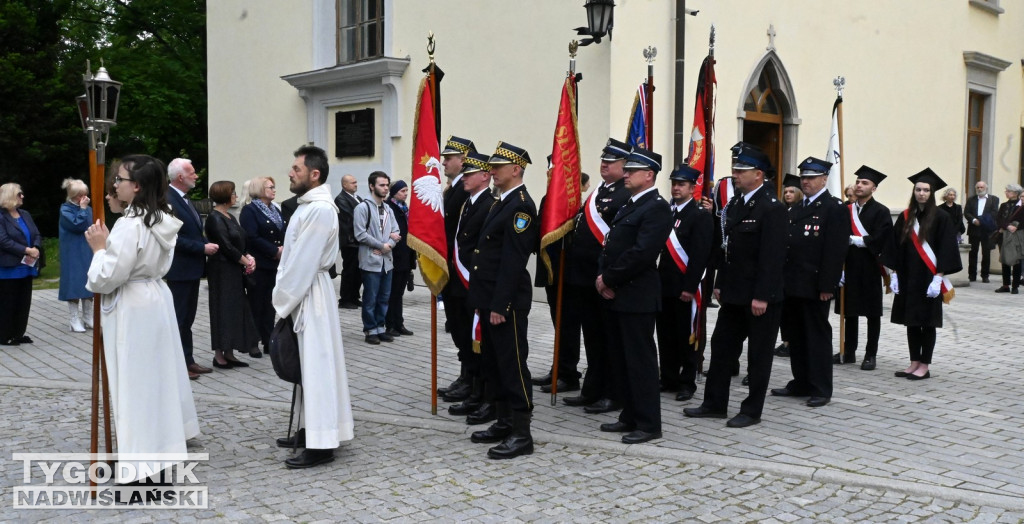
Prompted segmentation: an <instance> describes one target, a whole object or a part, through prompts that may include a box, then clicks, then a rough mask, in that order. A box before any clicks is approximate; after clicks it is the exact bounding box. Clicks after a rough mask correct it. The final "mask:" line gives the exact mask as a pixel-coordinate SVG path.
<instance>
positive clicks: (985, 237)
mask: <svg viewBox="0 0 1024 524" xmlns="http://www.w3.org/2000/svg"><path fill="white" fill-rule="evenodd" d="M974 190H975V193H974V195H973V196H971V197H970V198H968V199H967V203H966V204H964V218H965V219H967V241H968V242H970V243H971V252H970V253H969V254H968V255H967V278H968V280H970V281H971V282H974V281H975V280H977V279H978V252H979V251H980V252H981V281H982V283H985V284H987V283H988V275H989V270H990V269H991V265H992V264H991V260H990V259H991V254H992V233H994V232H995V231H996V229H997V224H996V212H997V211H998V209H999V197H997V196H995V195H989V194H988V184H986V183H985V181H984V180H979V181H978V182H977V183H976V184H974Z"/></svg>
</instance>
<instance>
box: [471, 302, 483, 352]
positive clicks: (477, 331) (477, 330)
mask: <svg viewBox="0 0 1024 524" xmlns="http://www.w3.org/2000/svg"><path fill="white" fill-rule="evenodd" d="M483 340H484V332H483V328H482V327H480V313H477V312H474V313H473V353H480V343H481V342H483Z"/></svg>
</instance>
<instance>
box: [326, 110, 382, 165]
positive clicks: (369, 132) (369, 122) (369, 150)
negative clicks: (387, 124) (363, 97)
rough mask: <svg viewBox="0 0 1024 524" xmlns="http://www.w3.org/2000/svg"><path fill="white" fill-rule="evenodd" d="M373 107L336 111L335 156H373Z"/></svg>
mask: <svg viewBox="0 0 1024 524" xmlns="http://www.w3.org/2000/svg"><path fill="white" fill-rule="evenodd" d="M374 137H375V136H374V132H373V109H372V108H368V109H360V110H358V111H338V112H337V113H334V156H336V157H337V158H348V157H352V156H373V140H374Z"/></svg>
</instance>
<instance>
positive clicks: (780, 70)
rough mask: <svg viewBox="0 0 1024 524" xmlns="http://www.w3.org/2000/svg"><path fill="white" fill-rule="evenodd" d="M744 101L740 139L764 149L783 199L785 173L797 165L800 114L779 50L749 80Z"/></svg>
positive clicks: (761, 63) (753, 72)
mask: <svg viewBox="0 0 1024 524" xmlns="http://www.w3.org/2000/svg"><path fill="white" fill-rule="evenodd" d="M743 93H744V96H743V99H742V100H741V102H740V111H739V114H740V115H741V116H740V122H739V129H740V140H743V141H744V142H748V143H750V144H754V145H756V146H758V147H760V148H761V149H762V150H763V151H764V152H765V153H766V154H767V155H768V158H769V159H771V162H772V165H773V166H775V169H776V170H777V172H778V174H777V176H776V177H775V189H776V194H779V195H780V196H781V185H782V177H783V174H785V173H786V172H788V171H790V170H791V169H792V166H794V165H795V163H796V161H797V159H796V143H797V140H796V138H797V136H796V132H797V125H799V123H800V119H799V117H798V115H797V110H796V102H795V98H794V96H793V87H792V84H791V83H790V82H789V75H788V74H786V70H785V68H784V67H783V66H782V62H781V61H780V60H779V57H778V55H776V54H775V51H769V52H767V53H765V56H764V57H762V58H761V60H760V61H759V62H758V64H757V66H756V67H755V68H754V70H753V71H752V73H751V75H750V78H749V79H748V80H747V86H746V89H744V90H743Z"/></svg>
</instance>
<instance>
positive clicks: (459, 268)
mask: <svg viewBox="0 0 1024 524" xmlns="http://www.w3.org/2000/svg"><path fill="white" fill-rule="evenodd" d="M463 207H465V204H463ZM461 225H462V213H459V223H458V224H457V225H456V226H455V271H456V273H458V274H459V281H461V282H462V285H463V286H464V287H465V288H466V289H469V268H467V267H466V266H465V264H463V263H462V260H461V259H460V258H459V226H461Z"/></svg>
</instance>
